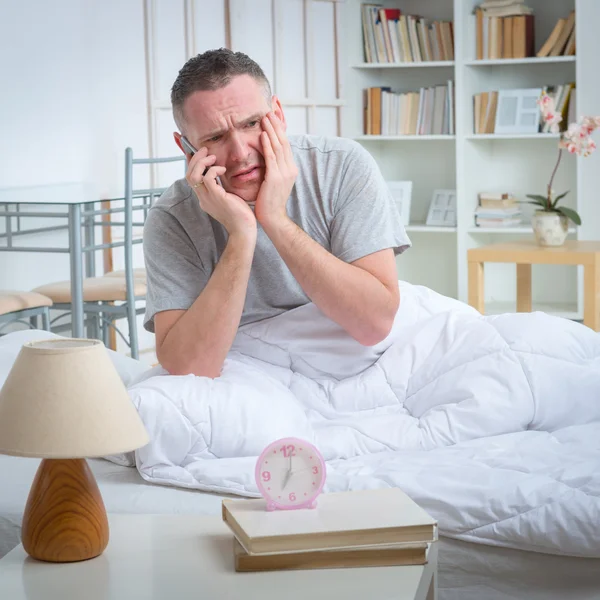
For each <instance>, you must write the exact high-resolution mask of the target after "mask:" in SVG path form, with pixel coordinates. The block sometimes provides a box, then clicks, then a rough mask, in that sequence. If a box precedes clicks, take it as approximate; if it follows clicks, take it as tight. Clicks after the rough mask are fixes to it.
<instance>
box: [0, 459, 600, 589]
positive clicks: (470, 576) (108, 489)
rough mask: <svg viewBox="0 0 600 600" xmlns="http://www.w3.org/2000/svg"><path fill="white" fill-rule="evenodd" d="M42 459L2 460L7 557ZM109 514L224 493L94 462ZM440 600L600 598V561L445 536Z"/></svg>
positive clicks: (207, 502)
mask: <svg viewBox="0 0 600 600" xmlns="http://www.w3.org/2000/svg"><path fill="white" fill-rule="evenodd" d="M38 464H39V460H37V459H32V458H16V457H11V456H0V490H2V491H1V493H0V557H2V556H4V555H5V554H6V553H7V552H9V551H10V550H11V549H12V548H14V547H15V546H16V545H17V544H19V542H20V528H21V527H20V526H21V519H22V516H23V508H24V506H25V502H26V500H27V494H28V493H29V488H30V486H31V482H32V480H33V477H34V474H35V470H36V468H37V465H38ZM89 464H90V466H91V468H92V471H93V472H94V475H95V477H96V479H97V481H98V485H99V487H100V490H101V492H102V497H103V500H104V503H105V505H106V509H107V511H108V512H110V513H136V514H145V513H148V514H150V513H152V514H157V513H180V514H210V515H220V509H221V498H222V497H224V496H222V495H219V494H212V493H208V492H200V491H196V490H185V489H180V488H175V487H167V486H160V485H155V484H150V483H147V482H145V481H144V480H143V479H142V478H141V477H140V475H139V473H138V472H137V470H136V469H135V468H131V467H124V466H120V465H116V464H113V463H111V462H108V461H106V460H103V459H92V460H89ZM438 543H439V554H438V556H439V558H438V563H439V564H438V588H439V591H438V598H439V600H509V599H510V600H516V599H520V598H522V599H524V600H554V599H556V600H559V599H560V600H564V599H565V598H568V599H569V600H597V599H598V598H600V560H598V559H582V558H569V557H561V556H551V555H547V554H540V553H533V552H523V551H520V550H512V549H506V548H495V547H492V546H487V545H482V544H470V543H468V542H462V541H459V540H452V539H447V538H444V537H442V538H440V541H439V542H438Z"/></svg>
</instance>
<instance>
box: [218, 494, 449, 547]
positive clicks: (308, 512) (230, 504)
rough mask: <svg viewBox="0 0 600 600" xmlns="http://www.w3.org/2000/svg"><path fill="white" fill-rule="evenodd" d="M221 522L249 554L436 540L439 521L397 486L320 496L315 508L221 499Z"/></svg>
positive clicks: (259, 501) (260, 501) (425, 542)
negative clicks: (281, 507) (284, 507)
mask: <svg viewBox="0 0 600 600" xmlns="http://www.w3.org/2000/svg"><path fill="white" fill-rule="evenodd" d="M222 518H223V521H224V522H225V523H226V524H227V525H228V526H229V528H230V529H231V531H232V532H233V534H234V536H235V538H236V539H237V540H238V542H239V543H240V545H241V546H242V548H243V549H244V551H245V552H246V553H248V554H260V555H265V554H282V553H297V552H309V551H310V552H315V551H325V550H344V549H345V550H349V549H354V550H356V549H364V550H366V549H369V548H370V549H376V548H378V547H381V546H394V545H398V544H412V545H414V544H428V543H431V542H434V541H436V540H437V537H438V532H437V521H436V520H435V519H434V518H433V517H431V516H430V515H428V514H427V513H426V512H425V511H424V510H423V509H422V508H421V507H420V506H419V505H418V504H417V503H416V502H414V501H413V500H412V499H411V498H410V497H409V496H408V495H407V494H405V493H404V492H403V491H402V490H400V489H399V488H385V489H377V490H357V491H351V492H332V493H328V494H321V495H320V496H319V498H318V501H317V506H316V508H314V509H299V510H274V511H267V510H266V501H265V500H264V499H262V498H261V499H251V500H233V499H228V498H226V499H223V501H222Z"/></svg>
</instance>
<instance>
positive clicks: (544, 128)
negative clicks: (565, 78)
mask: <svg viewBox="0 0 600 600" xmlns="http://www.w3.org/2000/svg"><path fill="white" fill-rule="evenodd" d="M542 91H543V92H545V93H546V94H548V95H549V96H550V97H551V98H552V99H553V100H554V106H555V107H556V111H557V112H559V113H560V114H561V115H562V117H563V120H562V121H561V123H560V124H559V129H560V130H561V131H562V130H564V129H566V128H567V126H568V124H569V123H571V122H572V121H574V120H575V112H574V111H575V106H576V104H575V99H574V98H575V84H574V83H564V84H560V85H548V86H543V87H541V88H531V89H522V90H514V91H513V90H489V91H486V92H480V93H479V94H475V95H474V96H473V132H474V133H476V134H482V133H485V134H488V133H498V131H496V130H497V116H498V114H499V113H500V114H502V111H501V110H499V107H501V105H502V101H503V100H504V101H505V102H506V101H507V100H508V102H507V104H506V105H505V109H506V110H505V111H504V120H505V124H510V123H511V122H512V123H515V124H516V123H517V122H518V121H525V119H524V118H519V112H517V111H516V110H512V109H511V107H513V108H514V107H516V106H517V104H519V102H518V98H517V96H520V97H521V99H522V100H521V102H520V104H521V107H523V105H524V104H525V102H524V101H523V99H524V94H526V95H527V96H528V97H529V98H528V99H527V100H530V98H531V96H532V94H535V99H536V100H537V99H538V98H539V97H540V96H541V92H542ZM511 97H512V98H511ZM533 106H535V105H533ZM528 110H529V111H530V112H531V109H528ZM535 110H536V111H537V113H538V125H537V127H536V128H535V131H531V130H530V127H529V123H526V124H525V125H524V130H523V131H522V132H521V133H534V132H535V133H550V125H548V123H546V121H545V120H544V116H543V114H542V111H541V110H540V109H539V107H536V108H535ZM567 117H568V119H567ZM513 133H517V132H516V131H514V130H513Z"/></svg>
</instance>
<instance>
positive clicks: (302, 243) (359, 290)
mask: <svg viewBox="0 0 600 600" xmlns="http://www.w3.org/2000/svg"><path fill="white" fill-rule="evenodd" d="M265 232H266V233H267V235H269V237H270V238H271V241H272V242H273V245H274V246H275V248H276V249H277V251H278V252H279V254H280V256H281V257H282V258H283V260H284V261H285V263H286V264H287V266H288V268H289V269H290V271H291V272H292V274H293V275H294V277H295V278H296V280H297V281H298V283H299V284H300V285H301V287H302V289H303V290H304V292H305V293H306V295H307V296H308V297H309V298H310V299H311V301H312V302H314V303H315V304H316V305H317V306H318V307H319V308H320V309H321V311H322V312H323V313H324V314H325V315H327V316H328V317H329V318H330V319H332V320H333V321H335V322H336V323H337V324H338V325H340V326H341V327H343V328H344V329H345V330H346V331H347V332H348V333H349V334H350V335H351V336H352V337H354V338H355V339H356V340H357V341H359V342H360V343H362V344H364V345H372V344H375V343H378V342H379V341H381V340H382V339H383V338H385V337H386V335H387V334H388V332H389V329H390V327H391V323H392V322H393V319H394V316H395V314H396V311H397V309H398V295H397V288H396V289H390V288H388V287H386V286H385V285H384V284H383V283H382V282H381V281H379V279H377V278H376V277H374V276H373V275H372V274H371V273H369V272H367V271H365V270H363V269H360V268H358V267H355V266H353V265H350V264H348V263H345V262H344V261H342V260H340V259H338V258H337V257H335V256H333V254H331V253H330V252H328V251H327V250H325V248H323V247H322V246H321V245H319V244H318V243H317V242H315V241H314V240H313V239H312V238H311V237H310V236H308V235H307V234H306V233H305V232H304V231H302V229H300V228H299V227H298V226H297V225H296V224H295V223H294V222H293V221H291V220H289V219H288V220H285V221H284V222H283V223H278V224H277V226H276V227H269V226H267V227H266V228H265Z"/></svg>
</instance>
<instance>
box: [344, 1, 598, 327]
mask: <svg viewBox="0 0 600 600" xmlns="http://www.w3.org/2000/svg"><path fill="white" fill-rule="evenodd" d="M363 3H365V2H362V1H361V0H346V1H345V2H344V3H343V5H344V11H343V16H342V18H343V24H342V27H343V30H344V31H346V32H347V35H346V36H345V38H344V39H345V49H344V52H343V53H342V55H341V56H342V57H343V58H342V59H341V60H342V61H343V64H342V65H341V67H340V69H341V74H342V76H343V79H342V81H343V90H344V97H345V98H344V99H345V105H344V108H343V110H342V121H341V126H342V127H341V130H342V135H344V136H345V137H349V138H352V139H354V140H357V141H358V142H359V143H361V144H363V145H364V147H365V148H366V149H367V150H368V151H369V152H370V153H371V154H372V155H373V157H374V158H375V160H376V161H377V163H378V165H379V167H380V169H381V171H382V173H383V175H384V177H385V178H386V179H387V180H411V181H412V182H413V190H412V204H411V224H410V225H409V226H408V227H407V231H408V233H409V235H410V237H411V239H412V242H413V248H411V249H410V250H409V251H408V252H406V253H405V254H403V255H401V256H399V257H398V259H397V268H398V276H399V277H400V278H401V279H405V280H407V281H410V282H412V283H416V284H421V285H426V286H428V287H431V288H432V289H434V290H436V291H438V292H440V293H442V294H445V295H448V296H451V297H454V298H458V299H460V300H462V301H465V302H466V301H467V291H468V286H467V260H466V256H467V250H468V249H469V248H472V247H478V246H481V245H485V244H488V243H494V242H501V241H518V240H519V239H532V238H533V231H532V229H531V227H530V225H529V219H530V215H531V212H532V209H533V207H530V205H523V206H522V210H523V222H522V223H521V224H520V225H519V226H515V227H497V228H493V229H492V228H486V229H484V228H480V227H476V226H475V224H474V218H473V213H474V210H475V207H476V205H477V194H478V192H481V191H494V190H502V191H512V192H514V193H515V194H516V195H517V197H519V198H520V199H525V194H527V193H543V191H544V188H545V186H546V184H547V182H548V179H549V177H550V173H551V171H552V168H553V167H554V163H555V160H556V156H557V154H558V147H557V142H558V138H559V136H558V135H557V134H507V135H500V134H475V133H474V129H473V110H474V108H473V97H474V95H475V94H478V93H481V92H483V91H491V90H500V89H511V88H514V89H518V88H531V87H542V86H545V85H559V84H564V83H569V82H575V84H576V88H577V96H576V114H577V115H578V116H579V115H582V114H593V115H598V114H600V82H599V81H598V80H597V78H595V76H594V75H593V72H594V68H595V61H596V59H595V57H596V56H598V55H600V35H598V29H599V26H600V2H597V0H529V1H526V2H525V4H526V5H527V6H530V7H531V8H532V9H533V13H534V19H535V51H536V52H537V50H539V48H540V47H541V46H542V45H543V43H544V42H545V41H546V39H547V38H548V36H549V35H550V33H551V31H552V29H553V28H554V26H555V24H556V22H557V20H558V19H559V18H561V17H562V18H564V17H567V16H568V14H569V12H570V11H572V10H575V11H576V13H575V14H576V24H575V27H576V32H577V55H576V56H547V57H543V58H537V57H527V58H515V59H506V58H495V59H485V60H476V41H475V36H476V24H475V16H474V14H473V10H474V7H476V6H478V5H479V4H480V3H481V2H480V0H429V1H428V2H423V1H422V0H389V1H385V0H381V1H380V2H377V3H378V4H381V5H383V6H384V7H385V8H398V9H400V10H401V11H402V13H403V14H407V15H419V16H421V17H425V18H426V19H431V20H438V21H442V20H449V21H452V22H453V28H454V57H453V60H452V61H430V62H418V63H391V64H390V63H365V56H364V50H363V31H362V21H361V4H363ZM448 79H451V80H453V82H454V101H455V132H454V135H405V136H402V135H400V136H381V135H365V134H364V130H363V113H364V111H363V90H364V89H366V88H369V87H375V86H389V87H391V88H392V90H393V91H395V92H401V93H403V92H410V91H417V90H419V89H420V88H421V87H428V86H435V85H444V84H445V83H446V82H447V80H448ZM596 141H597V143H599V144H600V140H599V139H598V136H597V134H596ZM409 142H410V143H409ZM418 142H427V143H418ZM553 187H554V188H555V189H556V190H557V191H566V190H570V192H569V194H568V196H567V198H566V200H567V201H566V202H565V206H570V207H572V208H575V209H577V211H578V212H579V214H580V215H581V216H582V219H583V224H582V225H581V226H580V227H576V228H575V227H571V229H570V230H569V239H600V151H597V152H596V153H595V154H593V155H591V156H590V157H587V158H579V157H575V156H563V160H562V162H561V165H560V168H559V171H558V173H557V176H556V179H555V182H554V186H553ZM436 189H455V190H456V192H457V224H456V227H432V226H427V225H425V221H426V217H427V212H428V208H429V203H430V200H431V197H432V194H433V191H434V190H436ZM514 269H515V267H514V265H486V286H485V289H486V313H489V314H494V313H498V312H502V311H504V310H515V306H514V297H515V293H516V290H515V275H514ZM582 275H583V274H582V271H581V270H579V269H578V268H577V267H557V266H553V267H546V266H537V267H534V269H533V305H534V309H538V308H539V309H541V310H545V311H547V312H551V313H553V314H558V315H561V316H567V317H568V318H582V315H583V305H582V298H583V280H582Z"/></svg>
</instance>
